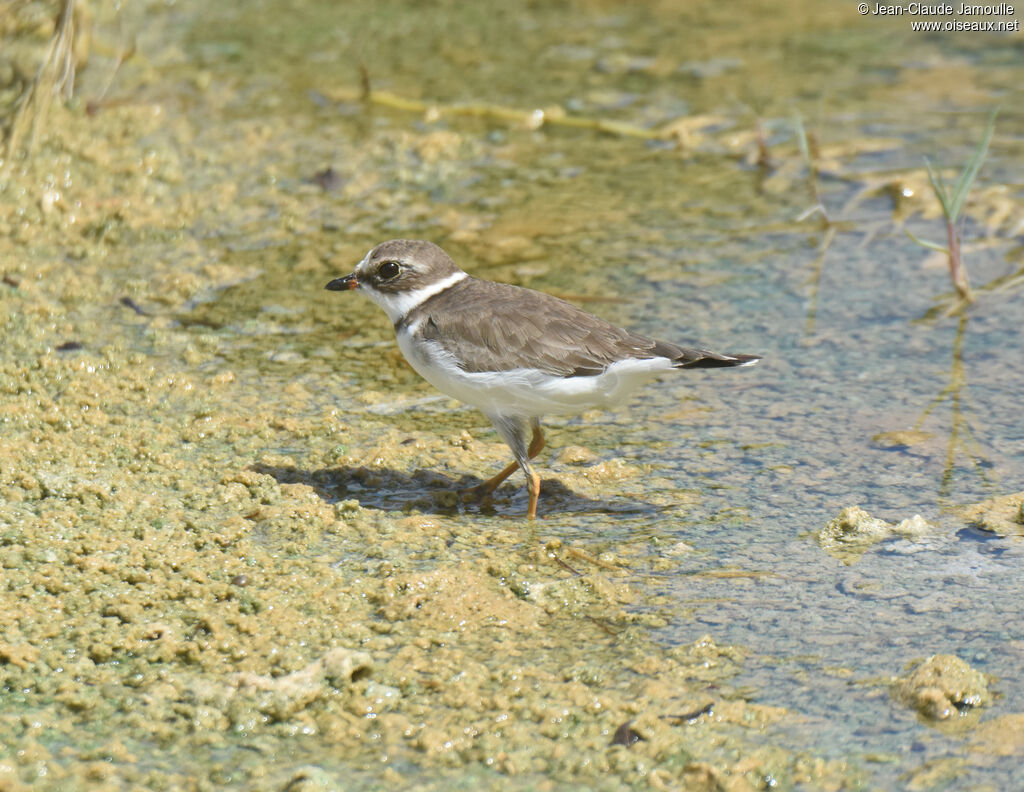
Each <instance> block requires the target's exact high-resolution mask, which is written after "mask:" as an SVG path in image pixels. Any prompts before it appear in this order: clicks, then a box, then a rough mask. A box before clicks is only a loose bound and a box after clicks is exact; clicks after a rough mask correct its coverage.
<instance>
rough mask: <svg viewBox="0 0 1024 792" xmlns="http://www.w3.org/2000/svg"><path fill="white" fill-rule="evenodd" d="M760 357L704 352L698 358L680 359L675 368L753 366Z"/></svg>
mask: <svg viewBox="0 0 1024 792" xmlns="http://www.w3.org/2000/svg"><path fill="white" fill-rule="evenodd" d="M760 359H761V356H760V355H716V354H715V353H714V352H705V353H703V354H702V355H701V356H700V357H699V358H696V359H690V360H686V359H685V358H684V359H681V360H679V361H678V362H677V363H676V368H688V369H690V368H731V367H733V366H753V365H754V364H755V363H757V361H759V360H760Z"/></svg>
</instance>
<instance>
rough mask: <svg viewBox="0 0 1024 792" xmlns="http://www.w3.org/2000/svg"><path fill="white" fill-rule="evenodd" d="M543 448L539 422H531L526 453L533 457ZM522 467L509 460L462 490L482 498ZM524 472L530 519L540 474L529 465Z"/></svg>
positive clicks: (537, 495)
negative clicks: (483, 480)
mask: <svg viewBox="0 0 1024 792" xmlns="http://www.w3.org/2000/svg"><path fill="white" fill-rule="evenodd" d="M543 450H544V433H543V432H542V431H541V429H540V424H539V423H534V424H533V437H532V438H531V439H530V447H529V448H528V449H527V451H526V453H527V455H528V457H529V459H533V458H534V457H535V456H537V454H539V453H540V452H541V451H543ZM519 467H522V465H520V463H519V462H518V461H517V462H510V463H509V464H508V465H507V466H506V467H505V468H503V469H502V470H501V471H500V472H499V473H498V474H497V475H495V476H493V477H492V478H489V479H487V481H485V482H483V483H482V484H477V485H476V486H475V487H470V488H469V489H467V490H465V491H464V494H465V495H469V496H471V497H475V498H484V497H487V496H488V495H491V494H493V493H494V491H495V490H496V489H497V488H498V487H499V486H501V483H502V482H503V481H504V480H505V479H507V478H508V477H509V476H511V475H512V474H513V473H515V472H516V469H517V468H519ZM523 472H524V473H526V487H527V490H528V491H529V493H530V503H529V506H528V508H527V511H526V516H527V517H529V518H530V519H531V520H532V519H533V518H534V517H536V516H537V498H538V497H539V496H540V476H538V475H537V473H536V472H535V471H534V470H533V468H532V467H531V468H530V470H529V472H527V471H526V470H525V469H524V470H523Z"/></svg>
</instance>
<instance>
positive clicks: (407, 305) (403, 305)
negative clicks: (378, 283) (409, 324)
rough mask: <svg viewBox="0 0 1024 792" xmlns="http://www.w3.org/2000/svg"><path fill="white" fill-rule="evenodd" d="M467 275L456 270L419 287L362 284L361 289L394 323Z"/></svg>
mask: <svg viewBox="0 0 1024 792" xmlns="http://www.w3.org/2000/svg"><path fill="white" fill-rule="evenodd" d="M465 277H467V276H466V273H465V272H455V273H452V274H451V275H449V276H448V277H447V278H442V279H441V280H439V281H437V282H435V283H431V284H430V285H428V286H421V287H420V288H419V289H412V290H411V291H400V292H382V291H377V290H376V289H374V288H373V287H372V286H361V287H360V288H359V291H361V292H362V293H363V294H365V295H366V296H367V297H369V298H370V299H371V300H373V301H374V302H375V303H377V305H379V306H380V307H381V308H383V309H384V313H386V314H387V315H388V319H390V320H391V322H392V324H394V323H396V322H398V321H399V320H400V319H402V318H403V317H404V316H405V315H406V314H407V313H409V311H411V310H412V309H413V308H416V307H417V306H418V305H421V304H422V303H423V302H425V301H426V300H429V299H430V298H431V297H433V296H434V295H435V294H440V293H441V292H443V291H444V290H445V289H447V288H449V287H451V286H454V285H455V284H456V283H458V282H459V281H460V280H462V279H463V278H465Z"/></svg>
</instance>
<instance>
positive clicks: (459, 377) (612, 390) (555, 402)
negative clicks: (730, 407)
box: [398, 328, 674, 418]
mask: <svg viewBox="0 0 1024 792" xmlns="http://www.w3.org/2000/svg"><path fill="white" fill-rule="evenodd" d="M398 346H399V348H400V349H401V350H402V354H403V355H405V359H406V360H408V361H409V365H411V366H412V367H413V368H414V369H416V371H417V372H418V373H419V375H420V376H421V377H423V379H425V380H426V381H427V382H429V383H430V384H431V385H433V386H434V387H435V388H437V389H438V390H439V391H441V392H442V393H447V394H448V395H449V396H451V397H453V398H456V399H458V400H459V401H462V402H465V403H466V404H470V405H472V406H473V407H476V408H477V409H479V410H480V411H481V412H483V413H485V414H489V415H493V414H499V415H521V416H523V417H525V418H534V417H536V418H539V417H541V416H543V415H559V414H565V413H576V412H580V411H581V410H585V409H589V408H592V407H606V406H608V405H611V404H615V403H617V402H621V401H622V400H623V399H625V398H626V397H627V396H628V395H629V394H630V393H631V392H632V391H633V390H634V389H635V388H636V387H637V386H639V385H642V384H643V383H645V382H648V381H650V380H652V379H654V378H655V377H657V376H658V375H659V374H665V373H667V372H669V371H673V369H674V367H673V365H672V361H671V360H669V359H668V358H664V357H658V358H651V359H649V360H620V361H619V362H618V363H613V364H612V365H611V366H609V367H608V368H607V370H606V371H604V372H603V373H601V374H598V375H597V376H592V377H558V376H553V375H551V374H547V373H545V372H543V371H539V370H538V369H527V368H518V369H510V370H509V371H484V372H476V373H468V372H465V371H463V370H462V369H460V368H459V366H458V363H457V361H456V360H455V357H454V356H453V355H452V354H451V353H450V352H446V351H445V350H444V349H443V348H442V347H441V345H440V344H438V343H437V342H434V341H431V342H426V343H424V342H422V341H419V342H417V341H416V340H415V339H414V338H413V335H412V333H410V332H409V331H408V329H406V328H400V329H399V332H398Z"/></svg>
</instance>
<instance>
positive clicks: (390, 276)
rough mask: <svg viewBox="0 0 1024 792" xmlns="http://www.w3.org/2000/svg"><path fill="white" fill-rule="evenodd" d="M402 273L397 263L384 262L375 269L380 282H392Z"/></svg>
mask: <svg viewBox="0 0 1024 792" xmlns="http://www.w3.org/2000/svg"><path fill="white" fill-rule="evenodd" d="M401 272H402V268H401V267H400V266H398V262H397V261H385V262H384V263H383V264H381V265H380V266H379V267H377V277H378V278H380V279H381V280H382V281H389V280H394V279H395V278H397V277H398V276H399V275H400V274H401Z"/></svg>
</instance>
